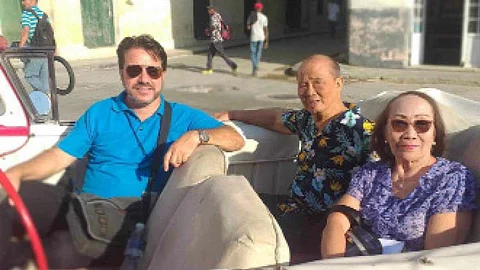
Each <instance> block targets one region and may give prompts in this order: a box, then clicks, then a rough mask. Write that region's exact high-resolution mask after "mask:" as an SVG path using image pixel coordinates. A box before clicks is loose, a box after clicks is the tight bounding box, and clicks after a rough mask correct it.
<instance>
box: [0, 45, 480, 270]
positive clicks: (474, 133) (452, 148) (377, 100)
mask: <svg viewBox="0 0 480 270" xmlns="http://www.w3.org/2000/svg"><path fill="white" fill-rule="evenodd" d="M31 57H35V58H43V59H45V60H46V61H48V63H49V68H50V87H51V89H56V88H57V87H56V78H57V76H63V75H64V74H55V69H54V68H53V67H54V65H53V53H52V52H51V51H42V50H24V49H9V50H7V51H4V52H3V53H2V54H1V57H0V169H1V170H5V169H7V168H9V167H10V166H13V165H15V164H17V163H19V162H21V161H24V160H26V159H29V158H31V157H33V156H34V155H36V154H38V153H40V152H41V151H43V150H45V149H48V148H50V147H52V146H53V145H55V144H56V143H57V142H58V141H59V140H60V139H61V138H62V137H63V136H65V135H67V134H68V133H69V131H70V130H71V128H72V126H73V123H72V122H62V121H60V117H59V112H58V102H57V101H58V99H57V94H58V93H57V91H55V90H52V91H51V95H50V96H49V97H48V96H46V95H42V94H39V93H37V91H33V89H32V88H31V87H30V86H29V84H28V83H27V82H26V81H25V80H24V74H23V68H22V67H23V66H22V59H24V58H31ZM419 90H420V91H424V92H425V93H427V94H429V95H431V96H432V97H433V98H434V99H435V100H437V101H438V103H439V104H440V107H441V111H442V114H443V116H444V117H445V119H446V126H447V132H448V144H447V151H446V153H445V156H446V157H447V158H449V159H452V160H457V161H460V162H463V163H464V164H465V165H466V166H467V167H469V168H470V169H471V170H472V171H473V172H474V174H475V177H476V178H477V180H480V154H479V153H480V110H478V108H479V106H480V103H478V102H475V101H472V100H468V99H464V98H462V97H460V96H456V95H452V94H449V93H446V92H442V91H441V90H438V89H419ZM396 94H397V93H396V92H388V91H387V92H384V93H382V94H380V95H378V96H375V97H372V98H370V99H367V100H363V101H360V102H359V105H360V107H361V108H362V110H363V113H364V114H365V115H366V116H367V117H369V118H371V119H374V118H375V116H376V115H377V114H378V113H379V111H380V110H381V109H382V108H383V107H384V106H385V104H386V102H388V100H389V99H390V98H391V97H393V96H395V95H396ZM228 124H230V125H232V126H233V127H235V128H237V129H238V130H239V131H240V132H241V133H242V134H243V136H244V137H245V140H246V142H247V143H246V145H245V147H244V148H243V149H241V150H240V151H237V152H232V153H224V152H222V151H220V150H219V149H218V148H216V147H213V146H201V147H199V148H198V149H197V150H196V151H195V152H194V154H193V155H192V157H191V158H190V159H189V160H188V162H187V163H185V164H184V165H183V166H182V167H180V168H178V169H176V170H175V171H174V173H173V175H172V177H171V179H170V180H169V183H168V184H167V186H166V188H165V191H164V192H163V193H162V195H161V196H160V198H159V200H158V202H157V204H156V205H155V208H154V209H153V212H152V215H151V218H150V220H149V223H148V224H147V227H146V228H147V231H146V233H147V236H146V239H147V245H146V249H145V252H144V254H143V256H142V258H141V262H140V266H139V269H152V270H153V269H165V270H167V269H168V270H174V269H179V270H183V269H185V270H187V269H188V270H194V269H299V270H301V269H305V270H307V269H318V270H321V269H347V268H349V267H354V268H355V269H382V270H387V269H393V268H394V269H412V270H413V269H462V270H463V269H476V267H478V265H480V243H479V241H480V215H476V217H475V221H474V226H473V227H472V232H471V237H470V240H469V243H466V244H463V245H458V246H453V247H447V248H441V249H435V250H429V251H420V252H411V253H401V254H395V255H377V256H366V257H354V258H340V259H332V260H325V261H313V262H309V263H303V264H297V265H290V261H291V256H299V255H301V254H290V251H289V248H288V244H287V242H286V241H285V238H284V236H283V234H282V231H281V229H280V227H279V226H278V224H277V222H276V220H275V219H274V218H273V216H272V215H271V214H270V212H269V211H268V209H267V207H266V206H265V205H264V204H263V203H262V201H261V200H260V199H259V197H258V195H257V193H270V194H287V193H288V187H289V184H290V183H291V181H292V179H293V175H294V171H295V160H296V156H297V154H298V150H299V142H298V139H297V138H296V136H285V135H279V134H276V133H273V132H270V131H268V130H265V129H262V128H258V127H254V126H249V125H245V124H243V123H238V122H232V123H228ZM84 166H85V162H84V161H83V160H79V161H78V162H77V163H76V164H75V165H74V166H72V167H71V168H68V169H67V170H66V171H64V172H61V173H58V174H57V175H54V176H52V177H50V178H48V179H45V180H44V181H45V182H47V183H49V184H52V185H55V184H57V183H58V182H59V180H60V179H61V178H64V179H68V180H69V181H76V180H77V179H81V178H82V177H83V173H84V169H85V167H84ZM1 170H0V171H1ZM0 173H1V172H0ZM2 194H3V195H2ZM5 197H6V195H5V192H2V191H1V189H0V200H3V199H5ZM0 218H1V217H0ZM36 251H37V250H36ZM40 251H41V250H40ZM40 251H38V252H40ZM38 258H40V259H41V256H37V259H38ZM38 266H39V268H40V269H42V267H45V265H43V266H42V265H41V263H39V264H38ZM0 268H1V266H0Z"/></svg>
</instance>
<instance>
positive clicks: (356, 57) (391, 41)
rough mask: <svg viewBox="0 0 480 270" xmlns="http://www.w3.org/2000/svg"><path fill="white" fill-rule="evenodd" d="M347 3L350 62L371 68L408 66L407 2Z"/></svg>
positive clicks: (371, 0)
mask: <svg viewBox="0 0 480 270" xmlns="http://www.w3.org/2000/svg"><path fill="white" fill-rule="evenodd" d="M349 2H350V6H349V15H350V19H349V29H348V32H349V33H348V34H349V62H350V63H351V64H353V65H362V66H371V67H404V66H407V65H408V64H409V55H410V46H411V36H412V35H411V34H412V26H411V25H412V8H411V6H410V7H409V5H408V2H409V0H391V1H381V0H362V1H355V0H351V1H349Z"/></svg>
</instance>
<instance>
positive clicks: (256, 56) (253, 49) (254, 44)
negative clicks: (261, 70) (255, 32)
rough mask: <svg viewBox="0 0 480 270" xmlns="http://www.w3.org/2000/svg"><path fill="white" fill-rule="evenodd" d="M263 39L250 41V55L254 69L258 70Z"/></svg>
mask: <svg viewBox="0 0 480 270" xmlns="http://www.w3.org/2000/svg"><path fill="white" fill-rule="evenodd" d="M262 49H263V40H262V41H250V53H251V54H250V57H251V59H252V65H253V69H254V70H257V69H258V65H259V64H260V59H261V58H262Z"/></svg>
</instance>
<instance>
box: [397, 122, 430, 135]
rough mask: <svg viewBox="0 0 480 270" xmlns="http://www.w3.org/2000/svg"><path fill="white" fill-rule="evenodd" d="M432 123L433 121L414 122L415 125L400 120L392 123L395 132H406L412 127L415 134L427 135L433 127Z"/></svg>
mask: <svg viewBox="0 0 480 270" xmlns="http://www.w3.org/2000/svg"><path fill="white" fill-rule="evenodd" d="M432 123H433V121H432V120H415V121H413V124H410V123H409V122H407V121H404V120H400V119H394V120H391V121H390V124H391V125H392V129H393V131H395V132H405V130H407V129H408V126H409V125H412V126H413V129H414V130H415V132H417V133H426V132H428V131H429V130H430V128H431V127H432Z"/></svg>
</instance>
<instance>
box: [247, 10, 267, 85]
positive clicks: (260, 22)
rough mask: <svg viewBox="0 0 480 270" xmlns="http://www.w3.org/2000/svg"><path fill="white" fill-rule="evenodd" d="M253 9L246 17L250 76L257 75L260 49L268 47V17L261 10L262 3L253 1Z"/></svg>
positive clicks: (260, 54) (260, 55)
mask: <svg viewBox="0 0 480 270" xmlns="http://www.w3.org/2000/svg"><path fill="white" fill-rule="evenodd" d="M253 7H254V9H255V11H253V12H252V13H251V14H250V16H249V17H248V19H247V29H248V30H249V31H250V53H251V54H250V56H251V59H252V76H257V71H258V66H259V64H260V59H261V58H262V49H267V48H268V18H267V16H265V14H263V13H262V11H263V4H262V3H260V2H257V3H255V5H254V6H253Z"/></svg>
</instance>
